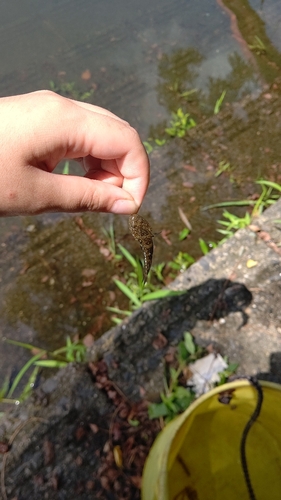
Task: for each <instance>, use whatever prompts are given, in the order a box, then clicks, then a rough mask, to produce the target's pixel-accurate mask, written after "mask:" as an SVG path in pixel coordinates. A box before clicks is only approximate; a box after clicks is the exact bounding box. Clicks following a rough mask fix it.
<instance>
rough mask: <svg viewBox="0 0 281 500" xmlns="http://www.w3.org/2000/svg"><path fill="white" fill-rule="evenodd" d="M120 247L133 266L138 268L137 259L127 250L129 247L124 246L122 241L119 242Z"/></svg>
mask: <svg viewBox="0 0 281 500" xmlns="http://www.w3.org/2000/svg"><path fill="white" fill-rule="evenodd" d="M118 248H119V250H120V251H121V252H122V254H123V255H124V257H126V259H127V260H128V261H129V262H130V264H131V266H132V267H133V268H134V269H136V268H137V261H136V259H135V258H134V257H133V255H132V254H131V253H130V252H129V251H128V250H127V248H125V247H123V245H121V244H120V243H118Z"/></svg>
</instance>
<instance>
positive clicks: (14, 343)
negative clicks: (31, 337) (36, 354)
mask: <svg viewBox="0 0 281 500" xmlns="http://www.w3.org/2000/svg"><path fill="white" fill-rule="evenodd" d="M5 342H7V343H8V344H11V345H16V346H19V347H24V348H25V349H29V350H32V349H38V348H37V347H35V346H34V345H31V344H26V343H25V342H19V341H18V340H11V339H6V340H5Z"/></svg>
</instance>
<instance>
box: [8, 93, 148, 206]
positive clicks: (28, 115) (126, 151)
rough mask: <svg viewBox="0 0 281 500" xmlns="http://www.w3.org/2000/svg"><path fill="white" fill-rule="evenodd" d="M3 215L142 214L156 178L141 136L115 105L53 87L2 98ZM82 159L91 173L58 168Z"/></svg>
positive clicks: (82, 163) (81, 161) (86, 170)
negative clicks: (102, 105) (76, 98)
mask: <svg viewBox="0 0 281 500" xmlns="http://www.w3.org/2000/svg"><path fill="white" fill-rule="evenodd" d="M0 138H1V140H0V216H9V215H26V214H38V213H42V212H80V211H81V212H83V211H99V212H112V213H115V214H133V213H136V212H137V211H138V209H139V207H140V205H141V203H142V201H143V198H144V195H145V193H146V190H147V187H148V183H149V161H148V158H147V154H146V152H145V149H144V147H143V145H142V143H141V140H140V138H139V135H138V134H137V132H136V130H135V129H133V128H132V127H131V126H130V125H129V124H128V123H127V122H125V121H124V120H122V119H121V118H119V117H117V116H116V115H114V114H113V113H110V111H107V110H105V109H103V108H100V107H98V106H93V105H91V104H87V103H82V102H78V101H73V100H70V99H67V98H64V97H61V96H59V95H57V94H55V93H53V92H50V91H38V92H32V93H30V94H24V95H20V96H12V97H3V98H1V99H0ZM63 159H75V160H77V161H79V162H80V164H81V166H82V167H83V169H84V171H85V175H84V177H79V176H72V175H59V174H54V173H53V170H54V169H55V167H56V165H57V164H58V163H59V162H60V161H61V160H63Z"/></svg>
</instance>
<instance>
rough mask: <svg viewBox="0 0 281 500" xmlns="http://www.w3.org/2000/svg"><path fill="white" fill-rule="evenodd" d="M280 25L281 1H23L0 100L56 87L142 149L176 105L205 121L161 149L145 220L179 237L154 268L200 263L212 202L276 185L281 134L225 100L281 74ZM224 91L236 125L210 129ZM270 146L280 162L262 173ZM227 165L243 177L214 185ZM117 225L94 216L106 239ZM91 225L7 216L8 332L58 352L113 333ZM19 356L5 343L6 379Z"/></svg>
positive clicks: (91, 220) (3, 9)
mask: <svg viewBox="0 0 281 500" xmlns="http://www.w3.org/2000/svg"><path fill="white" fill-rule="evenodd" d="M242 7H243V9H244V10H243V12H244V14H243V15H241V9H242ZM245 9H246V10H245ZM272 19H273V20H274V23H271V21H272ZM280 19H281V7H280V2H278V1H277V0H276V1H273V0H271V1H267V2H258V1H255V0H251V1H249V2H245V1H243V2H242V1H241V2H240V1H238V0H235V1H234V0H232V1H231V0H224V2H222V0H217V2H215V1H212V2H210V0H201V1H200V2H196V1H191V0H189V1H186V0H174V1H173V2H171V1H170V0H155V1H154V2H151V0H143V1H142V2H139V1H138V0H132V1H131V2H130V8H128V2H127V1H125V0H120V1H119V2H117V3H116V2H115V3H114V2H113V1H112V2H111V3H109V2H104V1H101V0H95V1H93V0H81V1H79V2H76V1H75V0H58V1H56V2H54V1H53V2H43V0H38V1H37V2H36V3H34V2H31V0H14V2H9V3H6V4H5V5H4V4H2V5H0V43H1V56H0V60H1V66H0V94H1V95H8V94H9V95H11V94H14V93H21V92H28V91H32V90H35V89H39V88H50V86H51V85H54V86H55V89H56V90H57V91H58V92H62V93H63V94H66V95H70V96H72V97H74V98H82V97H83V98H85V97H87V99H88V100H89V101H90V102H94V103H97V104H99V105H100V106H104V107H107V108H109V109H110V110H111V111H113V112H115V113H117V114H119V115H120V116H122V117H123V118H124V119H126V120H128V121H130V122H131V123H132V125H134V126H135V127H137V129H138V130H139V132H140V133H141V136H142V138H143V139H144V140H145V139H147V138H148V137H152V138H153V137H154V138H161V137H163V136H164V134H165V127H166V126H167V124H168V123H169V118H170V115H171V113H172V112H174V111H176V110H177V109H178V108H182V109H183V110H184V111H185V112H188V113H190V115H191V116H192V117H193V118H194V119H195V121H196V123H197V124H198V125H197V127H196V128H195V129H193V130H192V132H191V133H190V135H188V137H187V138H186V139H184V140H182V141H180V142H179V141H177V140H175V141H173V142H172V143H171V144H170V145H168V146H167V145H166V146H164V147H163V149H161V148H158V149H157V148H156V149H155V150H154V151H153V153H152V156H151V158H152V181H151V186H150V189H149V192H148V195H147V197H146V200H145V203H144V206H143V212H144V215H147V216H148V218H149V219H152V220H153V221H154V225H155V226H156V230H158V229H159V231H161V229H166V230H171V235H170V239H171V242H172V245H171V246H168V245H167V244H166V243H165V242H164V240H162V239H161V238H160V237H159V238H155V246H156V248H155V260H156V262H157V259H158V261H160V260H163V256H165V259H170V258H171V257H172V256H174V255H175V253H176V252H177V251H178V250H179V249H182V250H184V251H189V252H190V253H192V254H194V255H195V256H198V255H199V250H198V244H197V241H198V237H199V236H202V237H204V238H206V239H208V238H209V239H214V234H215V220H216V219H217V218H218V213H216V214H215V215H213V214H210V213H203V214H202V212H201V211H200V206H202V204H208V202H210V201H211V202H215V201H221V199H222V197H223V199H225V198H227V197H228V198H232V199H233V198H239V197H241V196H242V195H243V196H244V197H245V196H248V195H249V194H252V193H253V188H252V182H251V180H252V179H254V178H256V177H257V176H258V175H266V174H268V175H272V176H273V177H272V179H273V180H274V179H275V180H278V179H277V172H278V165H279V163H278V162H279V161H280V159H279V158H276V155H277V151H278V150H277V148H276V147H275V146H276V141H277V139H278V137H277V136H274V134H270V132H269V127H270V120H269V119H268V118H264V123H263V122H262V120H261V118H260V117H259V119H257V118H256V117H255V116H254V113H253V112H252V111H251V109H250V106H248V107H246V108H245V107H242V106H240V105H239V104H237V106H236V107H234V108H233V109H234V112H233V115H234V116H233V117H232V116H231V112H230V111H229V112H228V109H230V108H228V107H227V103H230V102H237V101H239V100H240V99H242V98H243V97H244V96H245V95H246V94H248V93H252V94H253V92H256V91H260V89H261V87H262V85H263V83H264V82H271V81H272V79H273V78H276V76H277V75H278V74H279V73H280V67H281V62H280V61H281V56H280V54H279V52H278V50H280V44H279V42H280V40H279V37H280V30H279V31H278V29H277V27H278V26H279V25H280ZM263 20H265V21H266V22H267V23H268V24H267V25H264V24H263ZM274 27H275V29H274ZM255 36H258V38H259V39H261V40H262V41H263V43H264V45H265V51H264V52H263V53H262V54H258V52H257V51H256V52H255V51H254V50H250V48H249V45H250V44H253V40H255ZM249 61H250V62H249ZM50 82H53V83H52V84H51V83H50ZM223 91H226V97H225V101H224V105H223V110H225V115H222V117H223V118H222V117H220V118H216V119H215V120H214V121H213V122H212V124H211V125H209V129H208V127H207V129H206V128H205V129H203V128H202V126H201V125H200V124H201V123H202V122H203V121H204V119H205V118H206V117H208V116H211V115H212V114H213V109H214V105H215V103H216V101H217V99H218V98H219V97H220V95H221V94H222V92H223ZM85 93H88V95H87V96H85ZM269 112H271V111H269V110H267V109H265V112H264V117H268V116H269V115H268V114H266V113H269ZM232 118H233V119H232ZM266 120H268V121H266ZM274 120H275V123H276V121H278V117H275V118H274ZM243 127H244V129H243ZM214 129H216V132H215V133H216V138H215V139H214V137H213V136H212V133H213V130H214ZM242 129H243V130H242ZM241 130H242V132H241ZM251 130H252V135H250V131H251ZM260 133H262V134H263V133H264V134H265V135H262V137H260V138H259V135H257V134H260ZM266 134H267V135H266ZM236 137H239V141H237V142H236V143H235V141H236ZM274 140H275V142H274ZM257 141H259V142H257ZM231 142H232V143H234V144H235V148H236V150H235V151H233V150H231V151H230V147H229V144H230V143H231ZM257 144H258V145H257ZM264 148H267V150H268V151H269V152H268V153H267V157H266V159H265V160H264V161H263V163H262V164H261V161H260V156H261V150H263V149H264ZM221 160H224V161H230V163H231V165H232V167H233V171H232V174H231V176H227V175H225V176H224V175H222V176H221V177H219V178H218V179H215V177H214V172H215V170H216V168H217V166H218V163H219V161H221ZM274 168H275V170H274ZM275 174H276V175H275ZM274 176H275V177H274ZM178 207H180V208H182V209H183V210H184V211H185V213H186V214H187V215H188V217H189V219H190V220H191V222H192V226H193V228H194V235H195V240H194V241H195V243H193V248H192V243H191V242H190V241H188V248H186V247H183V246H182V245H183V244H181V243H179V241H178V231H179V230H180V229H182V222H181V221H180V219H179V217H178ZM108 220H109V219H108V216H102V215H97V214H92V215H90V214H87V215H85V216H83V221H84V224H85V227H88V228H92V230H93V232H94V233H95V235H96V241H97V240H98V238H100V237H101V228H102V225H103V224H107V223H108ZM104 221H107V222H104ZM126 224H127V221H125V219H124V220H123V218H120V217H119V218H115V228H116V232H117V234H118V238H119V239H120V238H125V240H126V231H127V229H126ZM32 227H34V230H30V228H32ZM79 227H80V228H79ZM81 227H83V226H81V225H80V226H79V225H77V223H76V222H75V218H74V217H72V216H71V215H42V216H37V217H34V218H28V219H27V218H11V219H1V220H0V232H1V241H2V246H1V247H0V248H1V252H0V267H1V273H2V281H1V283H0V285H1V286H0V296H1V303H2V310H1V320H0V321H1V335H2V336H4V335H6V336H9V337H12V338H15V339H21V340H24V341H27V342H32V343H34V344H40V345H41V346H42V347H47V348H53V347H56V346H57V345H58V344H60V343H61V341H62V338H64V337H65V336H66V335H67V334H74V333H75V334H76V333H77V334H79V335H81V336H83V335H84V334H86V333H89V332H93V333H94V334H95V335H96V334H100V333H101V331H104V329H106V328H108V327H109V320H108V316H107V315H106V313H104V306H105V305H106V304H109V303H110V301H113V302H114V293H115V292H114V290H115V289H114V286H113V284H112V276H113V275H114V273H117V274H118V273H119V274H120V273H122V268H116V266H115V264H113V263H112V262H110V261H106V260H105V259H104V256H103V255H102V253H101V252H100V251H99V246H98V244H96V243H95V241H93V240H91V239H89V237H88V236H87V234H86V233H85V232H83V231H82V230H81ZM28 228H29V229H28ZM184 245H185V243H184ZM83 273H84V274H83ZM87 284H88V285H87ZM86 285H87V286H86ZM5 349H6V347H5ZM1 352H2V354H3V347H2V346H1ZM15 352H18V351H17V350H16V349H15V348H12V347H11V346H10V347H7V350H6V351H5V359H3V360H2V361H1V367H0V381H1V377H3V374H4V373H6V372H7V370H8V368H9V366H12V365H13V364H16V361H15ZM19 363H20V362H19Z"/></svg>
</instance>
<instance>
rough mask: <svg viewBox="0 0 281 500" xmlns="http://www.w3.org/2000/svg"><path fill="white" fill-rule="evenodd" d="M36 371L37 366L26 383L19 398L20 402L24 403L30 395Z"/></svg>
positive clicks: (37, 369)
mask: <svg viewBox="0 0 281 500" xmlns="http://www.w3.org/2000/svg"><path fill="white" fill-rule="evenodd" d="M38 371H39V366H35V367H34V369H33V371H32V373H31V375H30V377H29V379H28V381H27V384H26V386H25V387H24V389H23V391H22V393H21V395H20V397H19V399H20V401H24V400H25V399H26V398H27V397H28V396H29V395H30V393H31V391H32V388H33V385H34V382H35V380H36V377H37V375H38Z"/></svg>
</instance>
